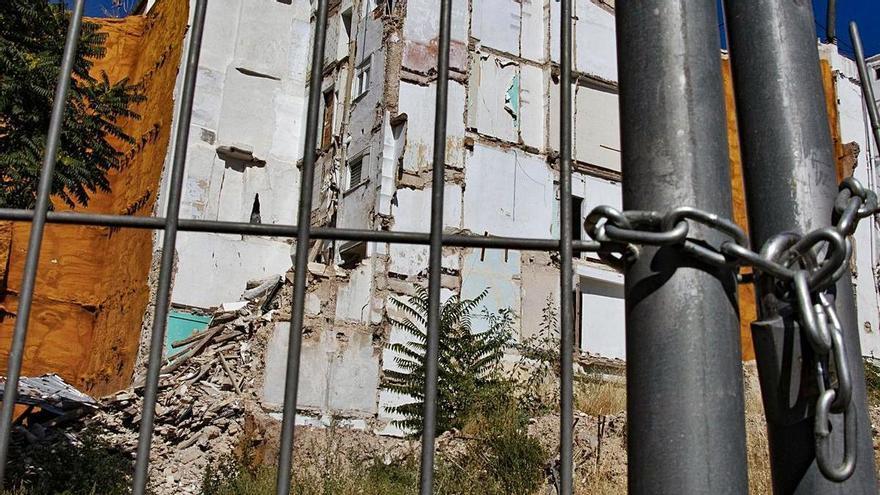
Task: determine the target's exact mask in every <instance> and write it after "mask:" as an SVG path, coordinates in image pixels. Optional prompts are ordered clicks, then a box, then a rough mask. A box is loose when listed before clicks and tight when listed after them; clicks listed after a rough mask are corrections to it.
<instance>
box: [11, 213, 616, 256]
mask: <svg viewBox="0 0 880 495" xmlns="http://www.w3.org/2000/svg"><path fill="white" fill-rule="evenodd" d="M33 217H34V212H33V210H14V209H9V208H0V221H2V220H11V221H15V222H29V221H31V219H33ZM46 221H47V222H48V223H54V224H62V225H84V226H93V227H116V228H133V229H152V230H163V229H164V228H165V219H164V218H162V217H136V216H130V215H104V214H96V213H71V212H49V214H48V215H47V217H46ZM178 229H179V230H180V231H181V232H210V233H215V234H238V235H261V236H271V237H291V238H293V237H296V235H297V233H298V232H299V229H298V228H297V226H296V225H285V224H271V225H270V224H260V223H246V222H224V221H218V220H191V219H190V220H187V219H180V223H179V225H178ZM311 237H313V238H315V239H335V240H338V241H368V242H387V243H392V244H418V245H428V244H430V234H428V233H422V232H389V231H386V230H368V229H339V228H334V227H315V228H313V229H311ZM442 240H443V245H444V246H450V247H470V248H486V249H518V250H524V251H558V250H559V249H560V243H559V240H558V239H538V238H532V237H505V236H483V235H469V234H443V239H442ZM573 246H574V251H575V252H597V251H600V250H601V249H602V245H601V244H600V243H598V242H595V241H573Z"/></svg>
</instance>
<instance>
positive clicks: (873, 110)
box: [849, 21, 880, 148]
mask: <svg viewBox="0 0 880 495" xmlns="http://www.w3.org/2000/svg"><path fill="white" fill-rule="evenodd" d="M849 36H850V38H852V43H853V48H854V49H855V52H856V65H858V67H859V81H860V83H861V85H862V97H863V99H864V100H865V105H866V106H867V107H868V121H869V122H870V123H871V133H872V135H873V137H874V144H875V145H876V146H877V147H878V148H880V117H878V116H877V100H876V99H875V96H874V87H873V86H872V85H871V77H870V75H869V74H868V67H867V66H866V65H865V50H864V48H862V37H861V36H859V26H858V25H856V23H855V21H853V22H850V23H849Z"/></svg>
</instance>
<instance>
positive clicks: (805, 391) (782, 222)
mask: <svg viewBox="0 0 880 495" xmlns="http://www.w3.org/2000/svg"><path fill="white" fill-rule="evenodd" d="M725 13H726V16H727V33H728V38H729V43H730V50H731V61H732V67H733V79H734V88H735V93H736V108H737V116H738V120H739V129H740V140H741V145H742V158H743V167H744V170H743V171H744V176H745V185H746V194H747V204H748V206H749V208H748V211H749V228H750V230H751V238H752V243H753V245H754V246H761V245H763V244H764V243H765V242H766V241H767V240H768V239H770V238H771V237H772V236H775V235H776V234H779V233H782V232H786V231H793V232H797V233H800V234H803V233H806V232H808V231H811V230H814V229H817V228H820V227H826V226H829V225H830V224H831V221H832V210H833V206H834V205H833V202H834V199H835V196H836V192H837V184H836V181H835V176H836V173H835V166H834V152H833V147H832V142H831V131H830V128H829V125H828V117H827V113H826V108H825V99H824V98H825V95H824V91H823V87H822V79H821V74H820V69H819V53H818V49H817V44H816V30H815V27H814V22H813V8H812V5H811V4H810V2H766V1H763V0H726V1H725ZM847 272H848V271H847ZM759 282H760V281H759ZM836 288H837V297H836V299H837V300H836V306H837V311H838V313H839V316H840V319H841V323H842V324H843V327H844V332H845V336H844V338H845V341H846V349H847V353H848V357H849V362H850V374H851V376H852V380H853V383H854V386H853V395H852V397H853V399H852V400H853V403H852V406H851V411H852V413H853V414H856V416H857V417H856V425H857V431H858V435H859V437H858V439H857V446H856V450H857V454H856V455H857V459H858V460H857V466H856V471H855V473H854V474H853V475H852V477H851V478H850V479H849V480H847V481H845V482H842V483H836V482H832V481H829V480H827V479H826V478H825V477H824V476H823V475H822V473H821V472H820V471H819V468H818V466H817V464H816V460H815V458H816V452H815V446H814V439H813V422H814V411H813V407H812V404H813V403H814V402H815V397H816V391H815V390H811V389H810V387H809V385H805V386H800V382H801V381H802V380H801V373H800V371H799V370H800V364H799V363H800V356H801V351H802V349H801V346H800V344H799V343H798V336H799V331H798V330H799V326H798V324H797V321H796V318H794V317H793V315H791V312H790V311H788V308H787V305H786V304H785V302H784V301H779V300H778V299H776V297H775V296H774V293H773V290H771V289H770V288H768V287H767V286H765V285H764V284H762V283H759V284H758V287H757V289H758V299H759V301H760V304H759V308H758V310H759V316H760V317H761V318H762V320H763V321H761V322H758V323H756V324H755V325H753V327H752V332H753V335H754V338H755V351H756V358H757V363H758V372H759V376H760V378H761V389H762V390H761V391H762V395H763V398H764V406H765V410H766V414H767V431H768V437H769V441H770V462H771V469H772V471H773V485H774V492H776V493H786V494H788V493H796V494H818V493H822V494H828V493H841V494H842V493H848V494H860V493H864V494H867V493H872V494H876V493H877V486H876V479H875V474H874V463H873V448H872V445H871V436H870V435H871V433H870V432H871V428H870V424H869V422H868V417H867V406H866V402H865V400H866V399H865V382H864V368H863V367H862V356H861V349H860V346H859V332H858V329H857V327H856V315H855V305H854V302H853V290H852V285H851V283H850V277H849V273H846V274H845V275H844V276H843V277H841V279H840V280H839V281H838V283H837V286H836ZM780 316H781V318H780ZM774 321H775V322H776V323H774ZM805 351H806V354H805V355H804V357H805V358H809V356H810V353H809V349H806V350H805ZM804 382H805V383H806V382H811V380H804ZM839 416H841V415H833V416H832V425H833V428H834V431H835V434H834V435H833V437H834V442H832V452H831V456H832V458H833V459H841V458H842V457H843V451H844V447H843V441H842V437H843V435H842V434H841V433H838V432H842V431H843V430H844V428H843V420H842V418H840V417H839Z"/></svg>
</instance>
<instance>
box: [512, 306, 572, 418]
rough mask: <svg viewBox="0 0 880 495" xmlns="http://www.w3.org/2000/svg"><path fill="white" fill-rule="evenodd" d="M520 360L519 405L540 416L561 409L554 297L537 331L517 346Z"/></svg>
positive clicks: (518, 365)
mask: <svg viewBox="0 0 880 495" xmlns="http://www.w3.org/2000/svg"><path fill="white" fill-rule="evenodd" d="M515 347H516V350H517V351H518V352H519V355H520V359H519V362H517V364H516V373H515V376H516V378H517V380H518V382H519V393H518V397H519V402H520V405H521V407H523V408H524V409H525V410H526V411H528V413H529V414H531V415H534V416H537V415H541V414H547V413H552V412H556V411H558V409H559V371H560V369H561V368H560V361H559V318H558V315H557V311H556V303H555V301H554V300H553V296H552V295H551V296H547V300H546V301H545V303H544V308H543V309H542V311H541V323H540V324H539V325H538V328H537V331H536V332H535V333H534V334H532V335H530V336H528V337H526V338H525V339H522V340H521V341H520V342H518V343H517V344H516V346H515Z"/></svg>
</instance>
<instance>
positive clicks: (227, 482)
mask: <svg viewBox="0 0 880 495" xmlns="http://www.w3.org/2000/svg"><path fill="white" fill-rule="evenodd" d="M485 297H486V292H485V291H484V292H483V293H481V294H480V295H479V296H477V297H475V298H473V299H459V298H457V297H452V298H450V299H449V300H448V301H447V302H446V303H445V304H443V305H442V307H441V311H440V315H441V316H440V353H439V382H438V415H437V428H438V434H439V433H442V432H445V431H450V430H457V431H456V433H455V435H454V439H453V441H454V442H455V447H454V448H450V449H446V450H441V451H440V452H438V455H437V462H436V472H435V493H438V494H441V495H471V494H474V493H480V494H484V495H507V494H510V495H529V494H531V493H534V492H535V491H536V490H537V489H538V488H539V487H540V486H541V485H542V484H543V482H544V468H545V466H546V464H547V462H548V455H549V454H548V453H547V452H546V451H545V450H544V449H543V447H542V446H541V444H540V442H539V441H538V440H537V439H535V438H532V437H530V436H529V435H528V432H527V426H528V418H529V414H528V411H527V410H525V409H524V408H523V407H522V406H521V403H520V401H519V398H518V396H517V390H516V389H517V386H518V385H517V383H516V382H515V381H513V380H512V379H511V378H509V377H506V376H505V375H504V373H503V372H502V369H501V364H502V363H501V361H502V357H503V354H504V351H505V350H506V349H507V348H508V347H509V346H510V345H511V328H512V325H513V314H512V312H511V311H509V310H501V311H498V312H496V313H490V312H488V311H485V310H484V311H482V312H480V313H479V314H475V311H476V309H477V308H478V307H479V306H480V303H481V302H482V301H483V299H484V298H485ZM427 300H428V295H427V291H426V290H424V289H419V290H418V291H417V293H416V294H415V295H414V296H412V297H409V298H408V299H407V300H405V301H397V302H396V307H397V308H398V309H400V310H401V312H402V313H403V314H404V315H405V318H404V319H402V320H401V321H397V322H396V324H397V325H398V326H399V328H401V329H403V330H404V331H405V332H406V334H407V335H409V336H410V338H411V339H412V340H410V341H409V342H406V343H397V344H393V345H392V346H391V349H392V350H394V351H395V352H396V353H397V358H396V361H395V364H396V365H397V367H398V371H390V372H389V371H386V377H385V380H384V382H383V384H382V387H383V388H384V389H385V390H391V391H394V392H397V393H401V394H405V395H407V396H410V397H412V398H413V401H412V402H410V403H408V404H404V405H402V406H399V407H397V408H395V411H396V412H398V413H400V414H401V415H403V417H404V419H403V420H401V421H399V422H398V425H399V426H400V427H402V428H404V429H406V430H407V431H410V432H412V433H414V435H413V436H416V435H418V434H419V433H420V432H421V422H422V409H423V403H424V384H425V370H424V364H423V362H424V354H425V345H426V340H427V336H426V333H425V327H426V323H427V321H426V315H427V307H428V302H427ZM476 318H480V319H481V320H482V321H483V322H484V325H483V326H482V330H481V331H477V329H476V328H475V325H474V322H475V319H476ZM327 434H328V435H333V434H334V433H333V431H332V428H331V429H330V430H329V431H328V432H327ZM320 450H321V451H323V452H328V453H330V454H328V455H329V458H328V457H324V458H321V459H310V462H309V463H308V465H298V466H297V468H296V469H294V474H293V478H292V486H293V490H292V491H293V493H296V494H298V495H330V494H333V495H349V494H350V495H355V494H361V495H372V494H376V495H378V494H383V495H410V494H415V493H417V492H418V479H419V476H418V463H417V460H416V457H415V454H414V453H412V454H410V455H409V456H406V457H403V458H400V459H393V460H392V461H391V462H384V461H383V460H381V459H373V460H371V461H368V462H358V460H357V459H354V458H352V455H353V454H352V453H350V452H346V449H345V448H344V447H343V446H340V445H336V444H335V443H334V442H333V440H332V437H331V440H330V445H328V446H324V447H323V448H322V449H320ZM249 464H251V463H250V461H249V459H248V456H247V455H243V456H239V457H232V456H230V457H228V458H226V459H224V461H223V462H221V463H219V465H218V466H219V467H217V468H216V469H212V470H210V471H209V472H207V473H206V475H205V482H204V489H203V491H204V493H205V494H206V495H239V494H263V493H265V494H269V493H274V491H273V489H274V482H275V474H276V472H275V470H274V468H265V467H249Z"/></svg>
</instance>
